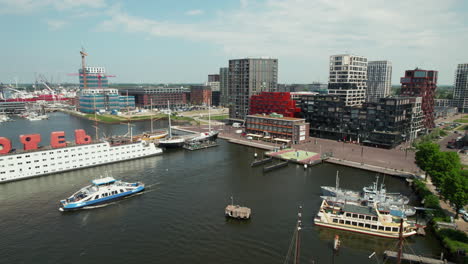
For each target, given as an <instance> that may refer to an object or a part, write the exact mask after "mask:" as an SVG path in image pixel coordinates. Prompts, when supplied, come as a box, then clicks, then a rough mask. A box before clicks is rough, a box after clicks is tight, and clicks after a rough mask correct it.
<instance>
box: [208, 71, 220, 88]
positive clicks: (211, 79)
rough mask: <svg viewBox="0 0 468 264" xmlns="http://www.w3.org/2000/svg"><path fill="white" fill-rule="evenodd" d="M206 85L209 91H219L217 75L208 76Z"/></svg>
mask: <svg viewBox="0 0 468 264" xmlns="http://www.w3.org/2000/svg"><path fill="white" fill-rule="evenodd" d="M206 84H207V85H208V86H209V87H211V91H219V90H220V83H219V74H209V75H208V82H207V83H206Z"/></svg>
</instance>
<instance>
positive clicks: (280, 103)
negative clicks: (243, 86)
mask: <svg viewBox="0 0 468 264" xmlns="http://www.w3.org/2000/svg"><path fill="white" fill-rule="evenodd" d="M300 111H301V109H300V108H299V107H296V101H294V100H292V99H291V94H290V93H288V92H262V93H260V94H259V95H253V96H252V97H250V108H249V114H250V115H255V114H271V113H277V114H281V115H283V116H284V117H295V116H296V115H297V114H298V113H299V112H300Z"/></svg>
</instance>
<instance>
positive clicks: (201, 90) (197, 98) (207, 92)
mask: <svg viewBox="0 0 468 264" xmlns="http://www.w3.org/2000/svg"><path fill="white" fill-rule="evenodd" d="M211 100H212V98H211V88H210V87H209V86H206V85H192V86H191V87H190V103H191V104H193V105H210V104H211Z"/></svg>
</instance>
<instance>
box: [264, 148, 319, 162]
mask: <svg viewBox="0 0 468 264" xmlns="http://www.w3.org/2000/svg"><path fill="white" fill-rule="evenodd" d="M265 155H266V156H269V157H273V158H278V159H281V160H287V161H292V162H295V163H299V164H316V163H318V162H321V161H322V158H321V157H320V154H319V153H315V152H309V151H304V150H298V149H291V148H288V149H282V150H279V151H270V152H266V153H265Z"/></svg>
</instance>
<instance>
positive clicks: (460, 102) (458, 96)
mask: <svg viewBox="0 0 468 264" xmlns="http://www.w3.org/2000/svg"><path fill="white" fill-rule="evenodd" d="M454 86H455V88H454V90H453V100H454V104H455V105H454V106H456V107H458V111H459V112H462V113H467V112H468V63H463V64H458V67H457V70H456V72H455V85H454Z"/></svg>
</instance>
